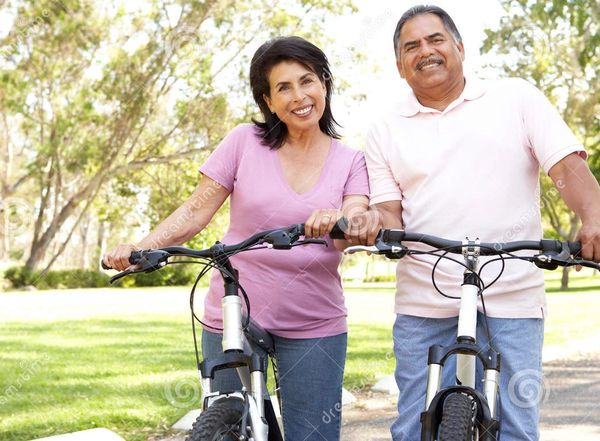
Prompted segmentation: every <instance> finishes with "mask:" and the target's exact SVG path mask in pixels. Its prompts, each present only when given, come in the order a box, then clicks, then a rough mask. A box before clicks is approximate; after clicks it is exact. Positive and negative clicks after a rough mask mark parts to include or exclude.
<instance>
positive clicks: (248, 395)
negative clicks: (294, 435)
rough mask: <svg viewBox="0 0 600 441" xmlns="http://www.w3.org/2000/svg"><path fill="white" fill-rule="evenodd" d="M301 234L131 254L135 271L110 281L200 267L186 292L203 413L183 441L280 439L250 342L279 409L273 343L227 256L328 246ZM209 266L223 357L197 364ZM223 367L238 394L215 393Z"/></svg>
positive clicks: (337, 234)
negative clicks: (219, 286)
mask: <svg viewBox="0 0 600 441" xmlns="http://www.w3.org/2000/svg"><path fill="white" fill-rule="evenodd" d="M303 235H304V225H303V224H296V225H292V226H290V227H287V228H280V229H274V230H267V231H262V232H259V233H257V234H255V235H253V236H252V237H250V238H248V239H246V240H244V241H242V242H240V243H238V244H236V245H225V244H223V243H220V242H217V243H215V245H213V246H212V247H211V248H208V249H204V250H194V249H191V248H185V247H181V246H174V247H165V248H158V249H151V250H142V251H135V252H133V253H132V254H131V256H130V258H129V262H130V263H131V264H132V265H137V267H136V268H133V269H128V270H125V271H123V272H120V273H118V274H116V275H115V276H113V277H112V278H111V279H110V282H111V283H114V282H115V281H116V280H118V279H120V278H122V277H125V276H128V275H130V274H134V273H140V272H146V273H149V272H152V271H156V270H159V269H160V268H162V267H164V266H165V265H168V264H181V263H196V264H201V265H204V268H203V269H202V270H201V271H200V273H199V274H198V276H197V278H196V281H195V283H194V285H193V286H192V290H191V292H190V309H191V314H192V332H193V336H194V348H195V353H196V364H197V367H198V371H199V373H200V381H201V384H202V391H203V396H202V412H201V413H200V415H199V416H198V418H197V419H196V421H195V422H194V424H193V428H192V433H191V435H190V436H189V437H188V438H187V441H218V440H222V441H226V440H246V441H283V437H282V432H283V431H282V428H281V427H280V425H279V422H278V420H277V417H276V415H275V410H274V408H273V404H272V401H271V398H270V396H269V394H268V391H267V386H266V382H265V372H266V366H267V364H266V360H264V358H263V357H262V356H260V355H259V354H258V353H256V351H255V350H254V349H253V347H252V344H254V345H256V346H258V347H260V348H262V349H263V350H264V351H265V352H266V353H267V354H268V357H269V358H270V359H271V365H272V366H273V374H274V378H275V385H276V389H275V390H276V395H277V398H278V403H279V406H280V411H281V399H280V396H279V376H278V372H277V363H276V360H275V349H274V345H273V339H272V338H271V336H270V334H269V333H268V332H267V331H265V330H264V329H263V328H262V327H261V326H260V325H258V324H257V323H256V322H254V321H253V320H252V319H251V318H250V302H249V299H248V296H247V295H246V292H245V291H244V288H243V287H242V286H241V285H240V284H239V281H238V272H237V271H236V270H235V269H234V268H233V267H232V265H231V263H230V261H229V257H231V256H233V255H234V254H237V253H240V252H244V251H251V250H256V249H263V248H272V249H276V250H289V249H291V248H293V247H296V246H301V245H307V244H319V245H325V246H326V245H327V242H326V241H324V240H322V239H300V237H301V236H303ZM330 236H331V237H332V238H338V239H341V238H343V232H341V230H340V229H339V227H337V226H336V228H334V231H332V233H330ZM171 257H188V258H193V259H200V261H196V260H192V261H190V260H183V261H181V260H180V261H169V259H170V258H171ZM102 267H103V268H104V269H110V268H109V267H107V266H106V265H105V264H104V262H102ZM211 268H216V269H217V270H219V271H220V272H221V275H222V276H223V280H224V286H225V295H224V297H223V299H222V309H223V329H222V331H223V354H222V355H221V356H220V357H218V358H216V359H210V360H209V359H204V360H202V361H200V356H199V353H198V341H197V337H196V322H198V323H200V324H202V325H204V326H207V325H205V324H203V323H202V321H201V320H200V319H199V318H198V317H197V316H196V314H195V312H194V294H195V290H196V286H197V285H198V282H199V281H200V279H201V278H202V277H203V276H204V275H205V274H206V273H207V272H208V271H209V270H210V269H211ZM238 291H239V292H241V294H242V298H243V299H244V303H245V306H246V313H243V310H242V298H240V295H239V292H238ZM208 327H209V328H211V327H210V326H208ZM219 331H221V330H219ZM251 343H252V344H251ZM223 369H236V370H237V374H238V375H239V378H240V380H241V383H242V385H243V387H242V389H241V390H235V391H213V385H212V381H213V380H214V375H215V372H217V371H219V370H223Z"/></svg>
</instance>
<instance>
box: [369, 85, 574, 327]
mask: <svg viewBox="0 0 600 441" xmlns="http://www.w3.org/2000/svg"><path fill="white" fill-rule="evenodd" d="M573 152H580V154H581V155H582V156H583V157H586V154H585V151H584V149H583V146H582V145H581V143H580V142H579V141H578V140H577V139H576V138H575V136H574V135H573V133H572V132H571V130H570V129H569V128H568V127H567V125H566V124H565V123H564V121H563V120H562V118H561V117H560V115H559V114H558V112H557V111H556V110H555V109H554V107H553V106H552V105H551V104H550V102H549V101H548V100H547V99H546V97H545V96H544V95H543V94H542V93H541V92H540V91H539V90H538V89H536V88H535V87H534V86H532V85H531V84H529V83H528V82H526V81H524V80H520V79H515V78H511V79H503V80H497V81H480V80H476V79H470V78H469V79H467V83H466V86H465V89H464V91H463V93H462V94H461V96H460V97H459V98H458V99H456V100H455V101H454V102H453V103H451V104H450V105H449V106H448V108H446V109H445V110H444V111H443V112H440V111H438V110H435V109H431V108H427V107H424V106H422V105H421V104H420V103H419V102H418V101H417V99H416V97H415V96H414V94H413V93H412V92H410V93H408V94H407V95H406V96H405V97H404V98H403V99H402V100H401V101H400V102H399V103H397V104H396V105H395V106H393V108H392V109H391V110H388V111H387V112H385V113H384V114H383V116H382V117H381V118H379V119H378V120H377V121H376V122H375V123H374V124H373V125H372V127H371V129H370V131H369V134H368V138H367V147H366V160H367V166H368V171H369V180H370V185H371V204H377V203H381V202H386V201H393V200H401V201H402V210H403V211H402V222H403V225H404V228H405V229H406V231H410V232H419V233H426V234H433V235H436V236H441V237H445V238H447V239H454V240H462V239H464V238H465V237H469V238H471V239H475V238H479V239H480V240H481V241H482V242H496V241H497V242H506V241H513V240H539V239H541V238H542V227H541V219H540V187H539V179H538V178H539V168H540V166H541V167H542V168H543V169H544V171H545V172H548V171H549V170H550V169H551V168H552V166H553V165H555V164H556V163H557V162H558V161H560V160H561V159H562V158H564V157H565V156H567V155H569V154H570V153H573ZM411 245H415V244H411ZM416 245H418V244H416ZM415 247H417V246H415ZM424 249H425V248H424ZM452 257H455V258H456V259H458V260H462V256H458V255H453V256H452ZM488 259H489V258H482V259H481V263H484V262H485V261H486V260H488ZM436 260H437V259H436V258H434V257H431V256H410V257H406V258H404V259H402V260H400V261H399V263H398V268H397V291H396V307H395V311H396V312H397V313H400V314H408V315H415V316H421V317H452V316H456V315H458V308H459V301H458V300H454V299H449V298H446V297H443V296H442V295H440V294H439V293H438V292H437V291H436V290H435V289H434V287H433V285H432V281H431V271H432V267H433V264H434V263H435V261H436ZM500 269H501V264H500V263H499V262H495V263H491V264H489V265H487V266H486V268H485V269H484V272H483V279H484V281H485V282H486V283H490V282H491V281H492V280H493V279H494V278H495V277H496V275H497V274H498V272H499V271H500ZM463 270H464V268H463V267H461V266H460V265H458V264H456V263H453V262H450V261H447V260H442V261H441V262H440V263H439V265H438V267H437V270H436V273H435V280H436V283H437V285H438V287H440V289H441V290H442V291H443V292H444V293H446V294H448V295H450V296H455V297H456V296H460V286H461V283H462V275H463ZM484 300H485V303H486V309H487V312H488V314H489V315H490V316H491V317H513V318H517V317H543V316H544V310H545V308H546V299H545V293H544V278H543V272H542V271H541V270H539V269H538V268H536V267H535V266H534V265H533V264H531V263H528V262H524V261H520V260H507V261H506V262H505V269H504V273H503V275H502V277H501V278H500V280H498V281H497V282H496V283H495V284H494V285H493V286H491V287H490V288H489V289H487V290H486V291H485V292H484ZM480 309H481V304H480Z"/></svg>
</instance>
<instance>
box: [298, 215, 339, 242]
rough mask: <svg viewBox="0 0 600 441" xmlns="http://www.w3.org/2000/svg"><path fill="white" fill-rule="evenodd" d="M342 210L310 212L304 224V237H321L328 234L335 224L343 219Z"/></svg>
mask: <svg viewBox="0 0 600 441" xmlns="http://www.w3.org/2000/svg"><path fill="white" fill-rule="evenodd" d="M343 216H344V215H343V213H342V210H335V209H319V210H315V211H313V212H312V214H311V215H310V216H309V217H308V219H307V220H306V222H304V237H306V238H307V239H310V238H313V237H323V236H325V235H326V234H329V233H330V232H331V230H332V229H333V227H334V226H335V224H336V222H337V221H338V220H339V219H341V218H342V217H343Z"/></svg>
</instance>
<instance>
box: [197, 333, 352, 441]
mask: <svg viewBox="0 0 600 441" xmlns="http://www.w3.org/2000/svg"><path fill="white" fill-rule="evenodd" d="M221 341H222V334H218V333H214V332H209V331H206V330H204V331H203V332H202V356H203V357H204V358H214V357H218V356H219V355H220V354H222V352H223V349H222V346H221V344H222V343H221ZM273 341H274V344H275V352H276V358H277V365H278V369H279V386H280V388H281V390H280V392H281V404H282V409H283V411H282V417H283V430H284V433H285V441H323V440H325V441H337V440H339V439H340V426H341V424H340V423H341V416H342V382H343V379H344V365H345V361H346V345H347V334H345V333H344V334H339V335H335V336H332V337H322V338H306V339H291V338H284V337H278V336H273ZM255 349H256V351H257V353H259V354H260V355H262V356H263V357H265V359H266V358H267V356H266V353H265V352H264V351H263V350H262V349H260V348H256V347H255ZM213 385H214V390H239V389H240V388H241V382H240V379H239V377H238V376H237V373H236V371H235V370H234V369H233V370H232V369H226V370H222V371H218V372H216V373H215V380H214V382H213Z"/></svg>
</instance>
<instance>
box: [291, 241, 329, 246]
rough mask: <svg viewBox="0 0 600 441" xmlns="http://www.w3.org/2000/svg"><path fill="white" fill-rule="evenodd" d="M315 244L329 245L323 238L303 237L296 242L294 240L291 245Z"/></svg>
mask: <svg viewBox="0 0 600 441" xmlns="http://www.w3.org/2000/svg"><path fill="white" fill-rule="evenodd" d="M311 243H313V244H317V245H325V246H326V247H327V246H329V244H328V243H327V241H326V240H324V239H304V240H299V241H297V242H294V243H293V244H292V246H293V247H295V246H298V245H308V244H311Z"/></svg>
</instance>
